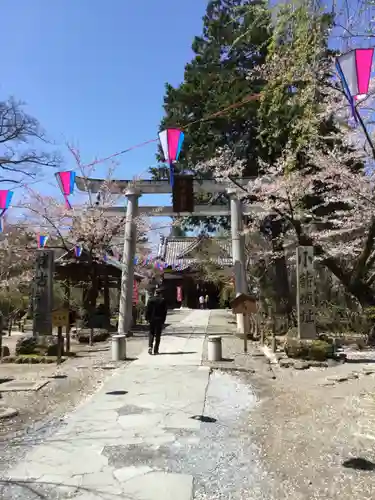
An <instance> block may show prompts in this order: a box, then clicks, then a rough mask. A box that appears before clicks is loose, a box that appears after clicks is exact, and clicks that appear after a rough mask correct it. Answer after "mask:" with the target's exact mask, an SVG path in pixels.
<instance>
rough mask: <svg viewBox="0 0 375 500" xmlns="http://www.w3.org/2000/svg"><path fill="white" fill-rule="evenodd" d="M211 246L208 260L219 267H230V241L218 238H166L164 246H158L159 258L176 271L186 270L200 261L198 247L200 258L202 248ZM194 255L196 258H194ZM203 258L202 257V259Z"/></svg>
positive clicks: (202, 251)
mask: <svg viewBox="0 0 375 500" xmlns="http://www.w3.org/2000/svg"><path fill="white" fill-rule="evenodd" d="M207 243H208V244H209V245H213V247H212V250H213V251H212V254H211V252H209V254H210V257H209V258H210V259H211V260H212V261H214V262H217V264H218V265H219V266H231V265H232V245H231V241H228V240H224V239H222V240H221V239H220V238H194V237H188V236H186V237H181V238H177V237H176V238H174V237H170V238H166V239H165V241H164V244H163V245H161V246H160V249H159V255H158V257H159V258H162V259H164V261H165V263H166V264H167V265H168V266H171V267H173V268H177V269H181V270H182V269H186V268H187V267H190V266H193V265H194V264H196V263H198V262H199V261H200V259H199V253H200V247H202V249H201V253H202V257H203V256H204V246H205V245H207ZM195 255H196V256H195ZM203 258H204V257H203Z"/></svg>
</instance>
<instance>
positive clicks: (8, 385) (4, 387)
mask: <svg viewBox="0 0 375 500" xmlns="http://www.w3.org/2000/svg"><path fill="white" fill-rule="evenodd" d="M48 382H49V381H48V380H34V381H30V380H12V381H10V382H4V383H3V384H1V385H0V392H19V391H39V389H41V388H42V387H44V386H45V385H47V384H48Z"/></svg>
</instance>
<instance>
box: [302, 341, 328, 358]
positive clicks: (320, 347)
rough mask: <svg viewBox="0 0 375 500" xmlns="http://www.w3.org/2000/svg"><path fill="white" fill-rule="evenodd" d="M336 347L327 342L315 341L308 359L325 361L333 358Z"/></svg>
mask: <svg viewBox="0 0 375 500" xmlns="http://www.w3.org/2000/svg"><path fill="white" fill-rule="evenodd" d="M333 355H334V346H333V344H332V343H331V342H326V341H325V340H313V341H312V342H311V343H310V345H309V350H308V358H309V359H313V360H315V361H325V360H326V359H329V358H333Z"/></svg>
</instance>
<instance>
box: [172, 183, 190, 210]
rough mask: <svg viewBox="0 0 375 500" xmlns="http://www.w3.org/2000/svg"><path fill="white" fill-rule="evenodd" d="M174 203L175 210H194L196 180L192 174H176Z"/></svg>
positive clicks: (173, 192) (173, 194)
mask: <svg viewBox="0 0 375 500" xmlns="http://www.w3.org/2000/svg"><path fill="white" fill-rule="evenodd" d="M172 204H173V211H174V212H177V213H180V212H194V182H193V176H192V175H175V176H174V184H173V190H172Z"/></svg>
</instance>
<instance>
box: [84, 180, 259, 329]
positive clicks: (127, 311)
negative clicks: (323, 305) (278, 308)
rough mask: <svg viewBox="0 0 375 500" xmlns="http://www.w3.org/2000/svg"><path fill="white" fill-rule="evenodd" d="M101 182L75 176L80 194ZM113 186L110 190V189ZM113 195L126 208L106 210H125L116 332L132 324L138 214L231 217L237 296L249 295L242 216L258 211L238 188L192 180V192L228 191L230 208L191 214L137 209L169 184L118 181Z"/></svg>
mask: <svg viewBox="0 0 375 500" xmlns="http://www.w3.org/2000/svg"><path fill="white" fill-rule="evenodd" d="M248 182H249V179H241V180H240V181H239V183H241V185H246V184H247V183H248ZM103 183H104V179H85V178H83V177H76V185H77V188H78V189H79V190H80V191H90V192H92V193H97V192H99V191H100V189H101V186H102V185H103ZM112 186H113V187H112ZM112 189H113V193H114V194H118V193H119V192H123V193H124V194H125V196H126V198H127V206H126V208H125V207H108V209H107V210H106V211H107V212H108V215H113V216H119V215H123V213H124V212H125V210H126V218H125V228H124V229H125V231H124V249H123V255H122V264H123V266H122V279H121V292H120V307H119V321H118V333H119V334H125V335H128V334H129V333H130V328H131V323H132V307H133V280H134V257H135V251H136V241H137V228H136V224H135V219H136V217H137V216H138V215H140V214H144V215H148V216H158V217H160V216H171V217H173V216H176V217H181V216H185V215H199V216H204V215H212V216H216V215H217V216H223V215H230V219H231V235H232V259H233V268H234V275H235V292H236V296H238V295H240V294H241V293H247V292H248V285H247V280H246V256H245V237H244V235H243V216H244V215H246V214H250V213H251V212H254V211H257V210H261V209H260V208H259V207H258V206H256V205H251V206H250V205H247V206H244V205H243V203H242V202H241V200H240V198H239V196H238V189H237V190H236V189H233V188H229V187H228V186H225V184H223V183H217V182H215V181H211V180H200V181H197V180H194V192H202V191H203V192H210V193H222V192H227V194H228V195H229V197H230V206H229V207H225V206H212V205H210V206H196V207H195V210H194V212H192V213H187V212H186V213H185V212H184V213H176V212H173V209H172V208H171V207H139V198H140V196H141V195H142V194H167V193H171V191H172V189H171V186H170V185H169V182H168V181H153V180H140V181H130V180H118V181H113V182H112V183H111V190H112ZM244 326H245V325H244V317H243V315H242V314H238V315H237V330H238V332H239V333H244Z"/></svg>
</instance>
